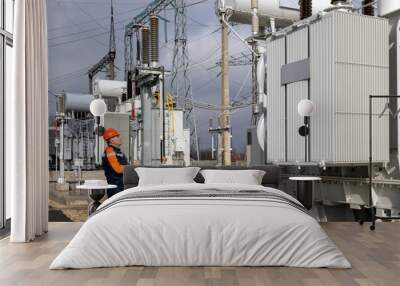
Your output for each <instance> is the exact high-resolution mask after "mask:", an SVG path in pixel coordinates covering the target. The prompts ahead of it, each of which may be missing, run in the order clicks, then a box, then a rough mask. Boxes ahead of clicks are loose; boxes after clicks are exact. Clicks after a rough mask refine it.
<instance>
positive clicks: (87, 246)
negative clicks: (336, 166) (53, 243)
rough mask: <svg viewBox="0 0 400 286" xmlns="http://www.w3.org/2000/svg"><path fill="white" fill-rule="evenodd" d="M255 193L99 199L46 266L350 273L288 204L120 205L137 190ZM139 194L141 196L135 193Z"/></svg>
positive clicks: (160, 201) (232, 200)
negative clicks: (255, 268) (306, 269)
mask: <svg viewBox="0 0 400 286" xmlns="http://www.w3.org/2000/svg"><path fill="white" fill-rule="evenodd" d="M209 189H213V190H214V191H215V190H218V191H239V190H255V191H256V190H258V191H260V190H261V191H265V192H267V193H268V195H271V196H275V195H277V196H281V197H284V198H286V199H287V200H290V201H291V202H294V203H298V202H297V201H296V200H295V199H293V198H292V197H291V196H289V195H287V194H285V193H283V192H281V191H279V190H276V189H272V188H265V187H262V186H254V185H239V184H234V185H232V184H196V183H193V184H180V185H165V186H146V187H136V188H132V189H129V190H126V191H124V192H121V193H119V194H117V195H115V196H113V197H112V198H110V199H108V200H107V201H105V202H104V203H103V204H102V205H101V206H100V208H99V210H98V213H96V214H95V215H94V216H92V217H90V218H89V219H88V221H87V222H86V223H85V224H84V225H83V226H82V227H81V229H80V230H79V232H78V233H77V234H76V235H75V237H74V238H73V239H72V241H71V242H70V243H69V244H68V246H67V247H66V248H65V249H64V250H63V251H62V252H61V253H60V254H59V255H58V256H57V258H56V259H55V260H54V261H53V263H52V264H51V266H50V269H63V268H91V267H113V266H127V265H145V266H195V265H197V266H211V265H214V266H245V265H246V266H293V267H332V268H349V267H351V266H350V263H349V262H348V261H347V259H346V258H345V257H344V255H343V254H342V252H341V251H340V250H338V249H337V247H336V246H335V244H334V243H333V242H332V241H331V239H330V238H329V237H328V236H327V235H326V233H325V232H324V230H323V229H322V228H321V227H320V225H319V224H318V222H317V221H316V220H315V219H313V218H312V217H311V216H309V215H308V214H306V213H304V212H303V211H301V210H299V208H296V207H293V206H292V205H290V204H286V203H282V202H281V201H279V200H277V201H274V199H272V200H265V199H263V198H251V197H249V198H245V197H240V198H238V197H235V196H233V197H190V196H189V197H188V196H182V197H172V198H168V197H167V198H148V199H146V198H141V199H132V200H123V199H122V198H124V197H126V198H128V197H129V196H130V195H137V194H138V193H137V192H144V191H153V192H154V191H160V192H163V191H168V190H181V191H185V190H187V191H199V192H207V190H209ZM141 194H146V193H140V195H141Z"/></svg>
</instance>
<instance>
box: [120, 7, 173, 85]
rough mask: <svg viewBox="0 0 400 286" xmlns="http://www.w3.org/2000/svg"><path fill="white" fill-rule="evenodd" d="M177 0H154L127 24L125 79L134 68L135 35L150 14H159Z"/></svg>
mask: <svg viewBox="0 0 400 286" xmlns="http://www.w3.org/2000/svg"><path fill="white" fill-rule="evenodd" d="M174 1H175V0H154V1H153V2H151V3H150V4H149V5H147V7H146V8H144V9H143V11H142V12H140V13H139V14H138V15H137V16H136V17H135V18H133V20H132V21H131V22H130V23H129V24H127V25H126V26H125V39H124V40H125V79H126V77H127V74H128V72H129V71H132V69H133V62H134V44H133V37H134V35H135V34H137V30H138V28H140V27H141V26H143V25H144V24H145V23H146V21H147V20H148V17H149V16H150V15H157V14H159V13H160V12H161V11H163V10H164V9H165V8H166V7H167V6H169V5H171V4H172V3H173V2H174Z"/></svg>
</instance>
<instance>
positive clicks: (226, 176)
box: [200, 169, 265, 185]
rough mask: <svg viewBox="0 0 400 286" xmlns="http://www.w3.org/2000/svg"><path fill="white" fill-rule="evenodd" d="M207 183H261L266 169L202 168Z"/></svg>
mask: <svg viewBox="0 0 400 286" xmlns="http://www.w3.org/2000/svg"><path fill="white" fill-rule="evenodd" d="M200 173H201V174H202V175H203V177H204V180H205V182H204V183H206V184H212V183H226V184H246V185H261V182H262V179H263V177H264V175H265V171H261V170H211V169H210V170H201V171H200Z"/></svg>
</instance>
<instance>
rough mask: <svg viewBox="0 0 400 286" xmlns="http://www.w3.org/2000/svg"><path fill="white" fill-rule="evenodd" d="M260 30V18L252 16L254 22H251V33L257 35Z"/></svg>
mask: <svg viewBox="0 0 400 286" xmlns="http://www.w3.org/2000/svg"><path fill="white" fill-rule="evenodd" d="M259 29H260V24H259V20H258V16H257V15H254V14H253V16H252V20H251V31H252V33H253V35H257V34H258V32H259Z"/></svg>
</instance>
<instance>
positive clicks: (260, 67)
mask: <svg viewBox="0 0 400 286" xmlns="http://www.w3.org/2000/svg"><path fill="white" fill-rule="evenodd" d="M256 74H257V83H258V84H257V95H258V102H259V103H262V102H263V100H264V84H265V63H264V56H263V55H261V56H260V57H259V58H258V61H257V70H256Z"/></svg>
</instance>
